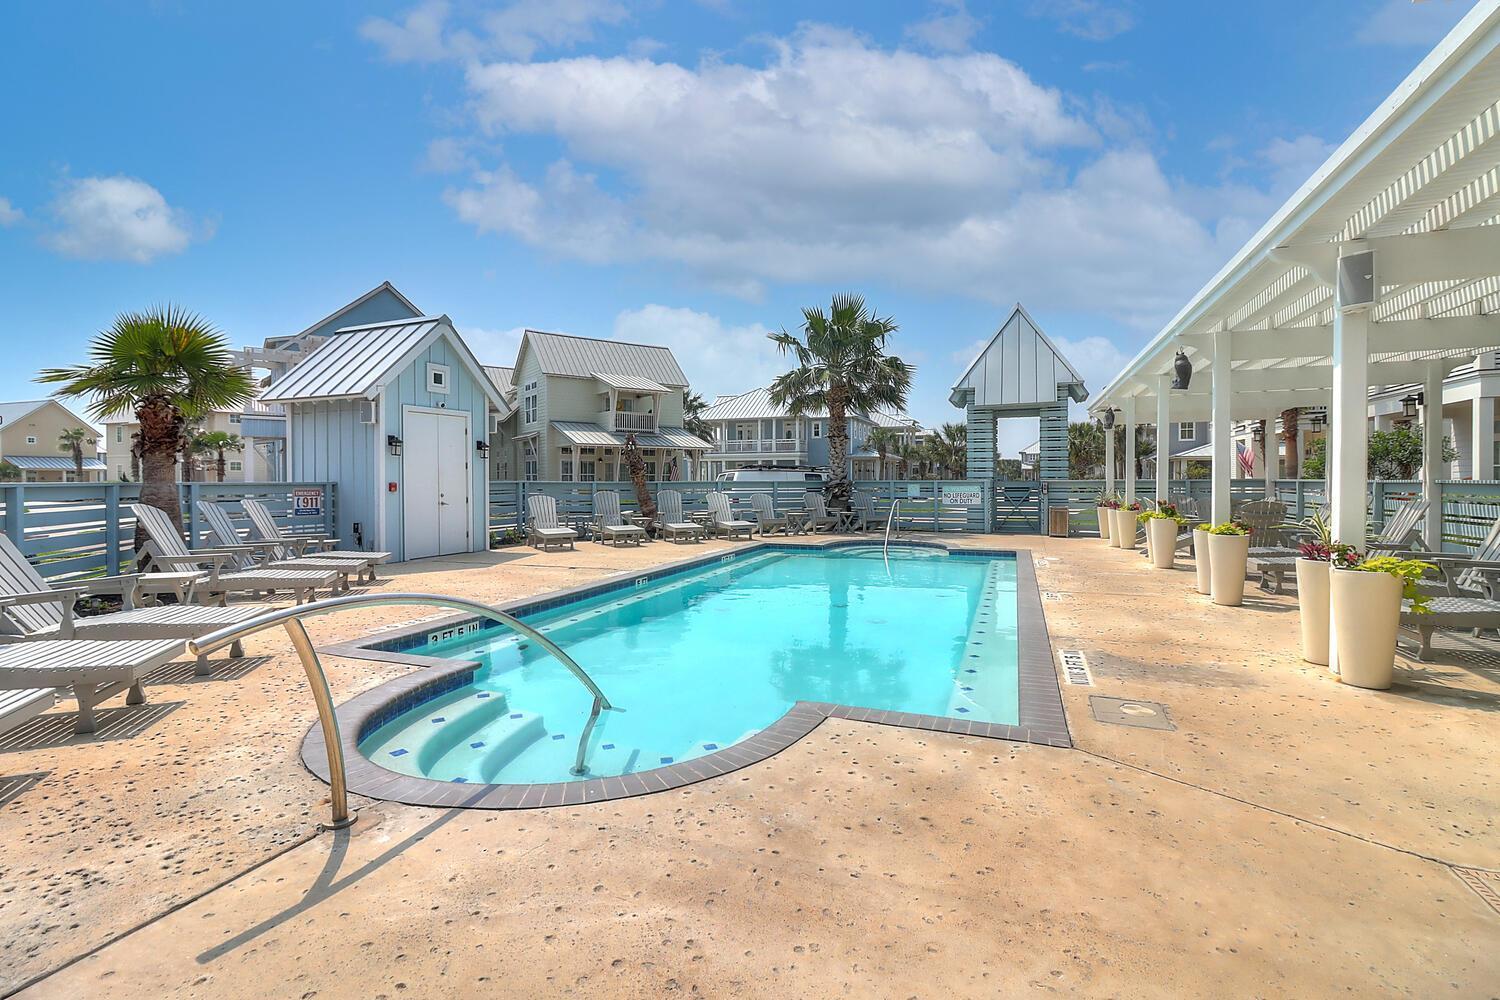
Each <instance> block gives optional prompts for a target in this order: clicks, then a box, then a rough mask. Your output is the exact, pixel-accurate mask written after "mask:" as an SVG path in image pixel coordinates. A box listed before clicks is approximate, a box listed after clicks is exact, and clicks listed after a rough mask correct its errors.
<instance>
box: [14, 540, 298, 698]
mask: <svg viewBox="0 0 1500 1000" xmlns="http://www.w3.org/2000/svg"><path fill="white" fill-rule="evenodd" d="M138 578H139V577H138V575H137V576H134V577H111V578H108V582H109V586H107V587H105V588H103V590H104V592H106V593H119V594H120V596H121V599H122V602H123V604H124V610H123V611H117V612H113V613H111V614H104V615H90V616H88V617H86V618H80V617H76V616H75V615H74V613H73V604H74V602H75V601H77V600H78V598H80V597H83V596H85V595H87V594H91V593H96V592H97V591H96V589H95V588H94V587H93V586H91V584H92V582H93V581H88V580H84V581H80V583H79V584H77V585H67V584H64V585H62V586H51V585H49V584H48V583H47V581H46V580H44V579H42V575H41V574H40V573H38V572H37V570H36V567H35V566H33V565H31V563H30V562H29V561H27V559H26V557H25V556H24V555H22V554H21V551H20V550H19V549H17V548H16V546H15V544H14V543H13V542H11V540H10V538H9V537H8V536H6V535H3V534H0V643H6V642H16V641H28V642H34V641H36V640H38V639H176V640H179V641H181V640H186V639H196V638H198V637H199V636H202V635H207V634H208V633H210V632H213V631H215V630H217V629H221V628H224V627H225V626H227V625H238V624H239V623H240V622H244V621H249V620H250V619H251V618H254V617H255V616H256V615H258V614H261V613H262V612H264V611H269V610H270V609H269V608H268V607H266V606H265V605H261V604H238V605H235V606H234V607H232V608H227V607H226V608H217V607H204V606H203V605H199V604H159V605H156V606H154V607H145V608H138V607H136V606H135V591H134V588H132V587H130V586H128V584H129V583H130V582H131V581H132V580H134V579H138ZM120 582H124V583H125V584H126V586H124V587H117V586H115V584H117V583H120ZM243 655H244V652H243V650H241V648H240V644H239V643H234V644H232V645H231V646H230V647H229V657H230V658H231V659H233V658H235V657H239V656H243ZM196 673H197V674H198V675H199V676H200V677H206V676H208V674H209V673H210V670H209V667H208V657H207V656H206V655H202V656H199V657H198V662H197V669H196Z"/></svg>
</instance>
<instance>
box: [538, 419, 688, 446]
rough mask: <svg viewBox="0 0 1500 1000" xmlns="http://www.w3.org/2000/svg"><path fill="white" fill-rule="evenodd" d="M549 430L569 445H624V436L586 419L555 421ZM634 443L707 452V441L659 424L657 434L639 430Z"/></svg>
mask: <svg viewBox="0 0 1500 1000" xmlns="http://www.w3.org/2000/svg"><path fill="white" fill-rule="evenodd" d="M552 429H553V430H554V431H556V432H557V433H559V434H561V435H562V436H563V437H564V438H566V439H567V440H568V442H569V443H571V444H576V445H581V446H583V447H598V446H600V445H603V446H604V447H606V448H617V447H624V445H625V435H624V434H621V433H619V432H617V431H609V430H605V429H604V428H603V427H600V426H599V425H598V424H595V423H590V422H588V421H585V420H554V421H552ZM635 443H636V444H638V445H640V446H641V447H642V448H681V449H683V450H685V451H707V450H708V449H709V447H710V445H709V443H708V442H707V441H705V440H703V439H702V438H700V437H698V436H697V435H695V434H693V433H691V432H689V431H687V430H684V429H683V428H681V427H660V428H658V429H657V431H656V433H654V434H653V433H649V432H638V433H637V434H636V436H635Z"/></svg>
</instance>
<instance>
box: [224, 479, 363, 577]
mask: <svg viewBox="0 0 1500 1000" xmlns="http://www.w3.org/2000/svg"><path fill="white" fill-rule="evenodd" d="M240 508H241V509H242V510H243V511H244V512H245V515H246V516H247V517H249V518H250V526H251V527H252V528H254V529H255V533H256V534H257V535H258V536H259V537H261V538H262V539H264V540H266V541H268V542H281V543H282V544H283V546H284V548H282V549H281V550H280V551H279V552H278V553H277V555H276V557H277V558H278V559H286V558H289V557H292V556H304V555H309V554H311V555H315V556H317V557H318V558H319V559H348V560H349V561H350V562H357V563H359V564H360V567H361V568H360V573H361V578H362V579H363V580H364V581H365V582H366V583H369V582H372V581H374V579H375V567H376V566H379V565H381V564H383V563H386V562H388V561H389V560H390V558H391V554H390V553H389V552H366V551H364V550H363V549H337V548H330V547H329V546H333V545H337V544H338V542H339V540H338V539H337V538H329V537H326V536H323V535H302V534H297V535H288V534H287V533H286V532H284V531H282V530H281V525H279V524H277V523H276V518H275V517H274V516H273V515H272V514H271V509H270V508H269V507H267V506H266V505H265V504H263V503H261V502H260V501H259V500H250V499H245V500H241V501H240ZM308 549H312V552H311V553H309V552H308Z"/></svg>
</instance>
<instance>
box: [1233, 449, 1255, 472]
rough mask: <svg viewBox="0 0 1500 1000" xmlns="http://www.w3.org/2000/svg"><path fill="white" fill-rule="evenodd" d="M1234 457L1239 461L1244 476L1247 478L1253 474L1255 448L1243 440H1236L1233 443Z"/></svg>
mask: <svg viewBox="0 0 1500 1000" xmlns="http://www.w3.org/2000/svg"><path fill="white" fill-rule="evenodd" d="M1234 457H1235V459H1236V460H1238V461H1239V463H1240V471H1241V472H1243V473H1244V474H1245V476H1246V478H1249V477H1250V476H1251V475H1253V474H1254V472H1255V449H1254V448H1252V447H1250V446H1249V445H1247V444H1246V443H1245V442H1243V441H1236V442H1235V443H1234Z"/></svg>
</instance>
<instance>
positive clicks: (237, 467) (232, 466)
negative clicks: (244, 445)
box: [229, 462, 245, 472]
mask: <svg viewBox="0 0 1500 1000" xmlns="http://www.w3.org/2000/svg"><path fill="white" fill-rule="evenodd" d="M244 468H245V465H244V463H243V462H230V463H229V471H230V472H241V471H243V470H244Z"/></svg>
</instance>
